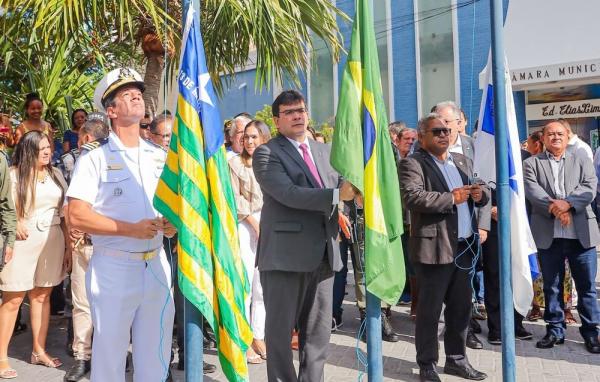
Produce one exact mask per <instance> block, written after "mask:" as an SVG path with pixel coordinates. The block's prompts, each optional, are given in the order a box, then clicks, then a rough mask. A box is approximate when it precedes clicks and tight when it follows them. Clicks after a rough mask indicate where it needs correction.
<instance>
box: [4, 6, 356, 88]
mask: <svg viewBox="0 0 600 382" xmlns="http://www.w3.org/2000/svg"><path fill="white" fill-rule="evenodd" d="M165 4H166V5H167V7H166V8H165ZM180 4H181V2H180V1H168V2H164V1H163V0H126V1H125V0H0V9H3V10H5V11H6V14H7V15H11V16H13V17H2V18H0V33H3V35H4V36H8V37H9V38H12V39H13V40H17V39H29V36H30V35H34V36H41V37H42V40H41V41H40V43H41V44H42V45H43V46H44V48H49V49H51V48H53V47H54V46H56V45H57V44H61V43H63V42H66V41H73V42H74V43H75V45H78V46H83V47H88V48H90V49H91V50H92V51H93V52H94V55H95V56H96V57H97V58H98V64H100V66H105V65H106V66H109V65H110V64H121V65H122V64H123V63H122V62H119V61H115V60H114V59H113V57H112V56H111V53H110V52H111V51H110V50H108V49H107V47H109V46H115V45H118V46H125V47H126V49H127V50H128V51H129V53H130V55H133V54H134V52H136V50H137V49H138V47H139V43H140V42H141V41H142V40H143V38H144V36H146V35H147V34H154V33H155V34H157V35H158V36H159V37H160V39H161V41H162V42H163V45H164V46H166V47H167V48H168V49H167V51H169V52H170V53H171V57H173V59H172V60H168V65H167V66H168V67H169V68H170V70H173V68H175V67H176V66H177V59H178V57H179V47H180V43H181V42H180V40H179V39H178V36H180V35H181V18H182V16H181V13H182V10H181V5H180ZM201 6H202V9H201V21H202V31H203V34H204V36H203V37H204V45H205V50H206V58H207V64H208V69H209V71H210V73H211V76H212V79H213V83H214V85H215V87H216V89H217V91H218V92H219V93H221V92H222V91H223V84H221V80H222V79H224V81H228V80H231V79H232V76H223V75H234V74H235V71H236V70H237V69H239V68H240V67H244V66H245V65H246V64H247V63H248V61H249V60H251V61H253V62H255V63H256V69H257V70H256V76H257V81H256V86H257V88H262V87H265V86H266V87H267V88H268V87H269V86H270V85H271V83H272V80H273V79H276V80H281V79H282V78H283V77H284V75H287V76H288V77H289V78H290V79H291V80H293V81H296V82H298V73H299V72H303V71H306V70H307V68H308V63H309V56H308V52H310V50H311V47H312V39H311V36H310V31H312V33H314V34H315V35H316V36H319V37H320V38H322V39H323V40H324V41H325V42H326V44H327V46H328V47H329V49H330V51H331V53H332V57H333V59H335V60H337V59H338V56H339V53H340V51H341V50H342V43H341V42H340V34H339V29H338V27H337V20H336V18H337V17H338V16H340V17H342V18H343V19H345V20H348V17H347V16H346V15H345V14H343V13H342V12H341V11H339V10H338V9H337V8H336V7H335V5H334V3H333V2H332V1H331V0H277V1H273V0H203V1H201ZM3 16H4V15H3ZM19 20H29V21H30V23H29V24H28V25H27V24H26V23H25V24H24V23H21V22H19ZM119 58H122V57H119ZM157 96H158V95H157Z"/></svg>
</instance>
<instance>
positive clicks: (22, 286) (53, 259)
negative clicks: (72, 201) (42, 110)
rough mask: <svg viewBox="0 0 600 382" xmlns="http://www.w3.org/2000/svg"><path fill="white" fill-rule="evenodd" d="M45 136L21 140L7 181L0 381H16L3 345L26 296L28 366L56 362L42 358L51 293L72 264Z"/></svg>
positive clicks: (58, 182) (57, 176) (0, 276)
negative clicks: (12, 212)
mask: <svg viewBox="0 0 600 382" xmlns="http://www.w3.org/2000/svg"><path fill="white" fill-rule="evenodd" d="M50 158H51V151H50V139H49V137H48V136H47V135H46V134H44V133H42V132H39V131H36V130H34V131H29V132H27V133H25V134H24V135H23V137H22V138H21V140H20V141H19V143H18V144H17V146H16V148H15V153H14V157H13V166H12V167H11V169H10V176H11V180H12V187H13V190H12V191H13V199H14V201H15V207H16V211H17V240H16V242H15V246H14V249H13V257H12V259H11V260H10V262H8V263H7V264H6V266H5V267H4V269H3V270H2V272H0V290H2V304H1V305H0V378H3V379H10V378H16V376H17V372H16V371H15V370H14V369H12V368H11V367H10V365H9V363H8V345H9V342H10V339H11V335H12V331H13V328H14V324H15V320H16V317H17V312H18V310H19V307H20V306H21V303H22V302H23V299H24V297H25V294H27V295H28V297H29V302H30V304H31V305H30V307H31V308H30V310H31V311H30V316H31V331H32V334H33V350H32V353H31V363H32V364H34V365H43V366H46V367H51V368H56V367H59V366H61V365H62V362H61V361H60V360H59V359H58V358H54V357H52V356H50V355H49V354H47V353H46V350H45V347H46V337H47V334H48V322H49V319H50V293H51V291H52V287H54V286H55V285H58V284H60V282H61V281H62V280H63V279H64V277H65V274H66V272H68V270H69V268H70V264H71V256H70V246H69V245H65V237H68V236H67V235H65V232H66V225H65V222H64V219H63V216H62V206H63V202H64V195H65V190H66V182H65V180H64V178H63V176H62V174H61V173H60V171H59V170H57V169H55V168H53V167H52V166H51V164H50Z"/></svg>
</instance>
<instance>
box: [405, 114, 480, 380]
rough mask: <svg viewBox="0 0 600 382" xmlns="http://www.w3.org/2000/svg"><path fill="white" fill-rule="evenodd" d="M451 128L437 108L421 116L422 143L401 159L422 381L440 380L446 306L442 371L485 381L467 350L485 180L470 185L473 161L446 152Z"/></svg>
mask: <svg viewBox="0 0 600 382" xmlns="http://www.w3.org/2000/svg"><path fill="white" fill-rule="evenodd" d="M449 140H450V129H449V128H448V127H447V124H446V122H445V121H444V119H443V118H442V117H441V116H440V115H439V114H435V113H432V114H430V115H428V116H427V117H425V118H422V119H421V120H420V121H419V142H420V144H421V148H420V149H419V150H418V151H417V152H415V153H414V154H412V155H410V156H409V157H408V158H406V159H404V160H402V161H401V162H400V165H399V174H400V189H401V194H402V199H403V201H404V206H405V207H406V208H407V209H408V210H409V211H410V219H411V220H410V223H411V226H410V237H409V240H408V248H409V253H410V256H411V260H412V263H413V265H414V267H415V271H416V274H417V279H418V282H419V304H418V306H417V320H416V329H415V346H416V348H417V363H418V364H419V368H420V371H419V375H420V378H421V381H440V378H439V376H438V374H437V371H436V369H435V365H436V364H437V362H438V358H439V352H438V340H437V337H438V336H437V329H438V319H439V317H440V313H441V310H442V304H446V308H445V310H444V317H445V323H446V331H445V334H444V347H445V351H446V364H445V366H444V372H445V373H447V374H452V375H457V376H460V377H462V378H466V379H471V380H483V379H485V378H486V377H487V375H486V374H485V373H482V372H480V371H477V370H475V369H474V368H473V367H472V366H471V365H470V363H469V361H468V360H467V355H466V351H465V347H466V337H467V328H468V326H469V321H470V318H471V279H472V272H473V271H474V270H473V269H472V268H473V260H474V258H475V256H476V254H477V247H478V243H477V235H476V234H477V222H476V219H475V213H474V208H475V207H476V206H477V207H480V206H483V205H485V204H486V203H487V202H488V200H489V188H488V187H487V186H481V185H472V184H471V180H470V179H471V178H472V176H473V174H472V171H473V164H472V162H471V161H470V160H469V159H468V158H467V157H465V156H464V155H461V154H458V153H450V152H449V151H448V147H449V144H450V142H449Z"/></svg>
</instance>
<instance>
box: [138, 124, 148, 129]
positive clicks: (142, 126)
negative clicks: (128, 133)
mask: <svg viewBox="0 0 600 382" xmlns="http://www.w3.org/2000/svg"><path fill="white" fill-rule="evenodd" d="M140 127H141V128H142V129H147V128H149V127H150V124H149V123H140Z"/></svg>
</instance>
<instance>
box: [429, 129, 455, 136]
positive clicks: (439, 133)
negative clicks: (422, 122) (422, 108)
mask: <svg viewBox="0 0 600 382" xmlns="http://www.w3.org/2000/svg"><path fill="white" fill-rule="evenodd" d="M429 131H430V132H431V134H433V136H434V137H441V136H442V135H444V136H446V135H450V129H449V128H447V127H434V128H433V129H431V130H429Z"/></svg>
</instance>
